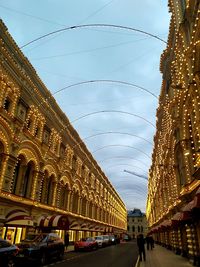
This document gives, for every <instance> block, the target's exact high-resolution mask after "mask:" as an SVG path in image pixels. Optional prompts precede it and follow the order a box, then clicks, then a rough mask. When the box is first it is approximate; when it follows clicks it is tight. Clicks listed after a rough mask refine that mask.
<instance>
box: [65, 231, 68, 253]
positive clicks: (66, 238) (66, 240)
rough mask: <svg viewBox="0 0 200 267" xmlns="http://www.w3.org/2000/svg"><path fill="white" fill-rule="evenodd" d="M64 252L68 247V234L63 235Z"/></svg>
mask: <svg viewBox="0 0 200 267" xmlns="http://www.w3.org/2000/svg"><path fill="white" fill-rule="evenodd" d="M64 241H65V250H67V247H68V246H69V233H68V232H66V233H65V240H64Z"/></svg>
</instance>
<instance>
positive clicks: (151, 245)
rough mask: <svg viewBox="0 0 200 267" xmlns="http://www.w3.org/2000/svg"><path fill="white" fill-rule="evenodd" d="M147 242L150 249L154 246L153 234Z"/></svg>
mask: <svg viewBox="0 0 200 267" xmlns="http://www.w3.org/2000/svg"><path fill="white" fill-rule="evenodd" d="M149 243H150V248H151V250H152V249H153V248H154V239H153V236H149Z"/></svg>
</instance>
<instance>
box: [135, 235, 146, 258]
mask: <svg viewBox="0 0 200 267" xmlns="http://www.w3.org/2000/svg"><path fill="white" fill-rule="evenodd" d="M144 244H145V240H144V237H143V234H139V235H138V237H137V245H138V250H139V255H140V261H142V258H143V261H145V260H146V254H145V247H144Z"/></svg>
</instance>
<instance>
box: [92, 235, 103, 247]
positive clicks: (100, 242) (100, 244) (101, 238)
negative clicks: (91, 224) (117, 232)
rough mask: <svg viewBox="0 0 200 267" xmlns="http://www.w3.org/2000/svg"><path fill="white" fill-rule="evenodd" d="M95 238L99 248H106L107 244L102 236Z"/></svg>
mask: <svg viewBox="0 0 200 267" xmlns="http://www.w3.org/2000/svg"><path fill="white" fill-rule="evenodd" d="M94 238H95V240H96V241H97V244H98V247H99V248H102V247H105V242H104V240H103V236H102V235H99V236H95V237H94Z"/></svg>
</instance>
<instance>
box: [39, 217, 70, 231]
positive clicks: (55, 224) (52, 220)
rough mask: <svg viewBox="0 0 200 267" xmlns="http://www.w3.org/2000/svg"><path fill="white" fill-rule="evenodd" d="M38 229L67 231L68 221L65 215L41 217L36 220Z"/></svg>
mask: <svg viewBox="0 0 200 267" xmlns="http://www.w3.org/2000/svg"><path fill="white" fill-rule="evenodd" d="M38 227H40V228H51V229H52V228H53V229H58V230H69V220H68V217H67V216H66V215H51V216H46V217H45V216H42V217H40V218H39V220H38Z"/></svg>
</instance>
